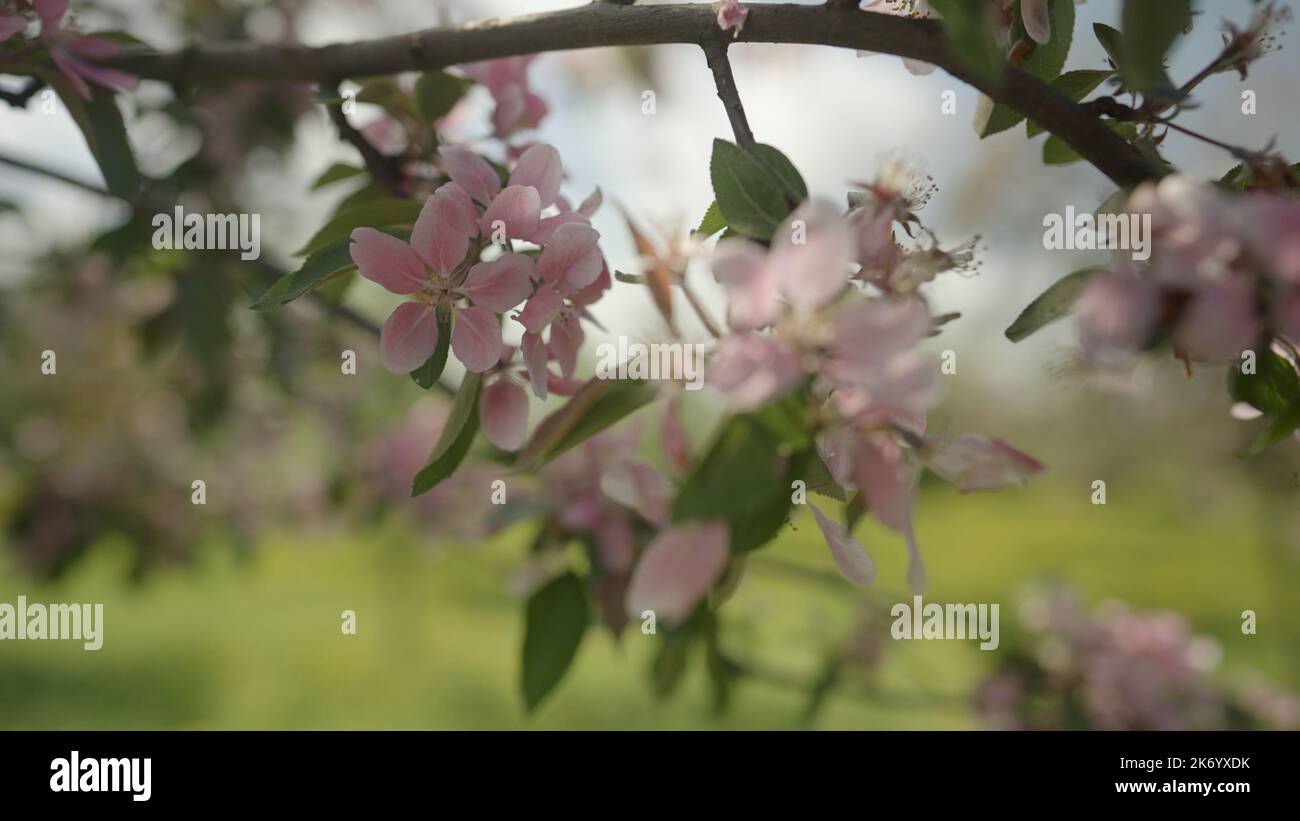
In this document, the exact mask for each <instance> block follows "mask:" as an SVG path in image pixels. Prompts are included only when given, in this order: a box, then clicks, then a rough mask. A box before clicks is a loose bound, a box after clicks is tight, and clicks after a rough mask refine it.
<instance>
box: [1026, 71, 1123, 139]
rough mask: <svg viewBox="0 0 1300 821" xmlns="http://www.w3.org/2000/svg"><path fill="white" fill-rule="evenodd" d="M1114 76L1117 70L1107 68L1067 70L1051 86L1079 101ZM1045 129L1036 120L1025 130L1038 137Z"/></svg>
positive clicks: (1027, 123) (1031, 121)
mask: <svg viewBox="0 0 1300 821" xmlns="http://www.w3.org/2000/svg"><path fill="white" fill-rule="evenodd" d="M1113 76H1115V72H1113V71H1109V70H1107V69H1087V68H1085V69H1079V70H1078V71H1067V72H1066V73H1064V74H1062V75H1061V76H1060V77H1057V78H1056V79H1055V80H1052V82H1051V86H1052V88H1054V89H1056V90H1057V91H1059V92H1061V93H1062V94H1064V95H1065V96H1067V97H1069V98H1070V99H1071V100H1074V101H1075V102H1076V103H1077V102H1079V101H1080V100H1082V99H1083V98H1084V97H1087V96H1088V95H1089V94H1091V93H1092V92H1093V91H1095V90H1096V88H1097V86H1099V85H1101V84H1102V83H1104V82H1106V80H1108V79H1109V78H1111V77H1113ZM1045 130H1046V129H1044V128H1043V127H1042V126H1041V125H1039V124H1038V123H1037V122H1036V121H1034V120H1029V121H1027V122H1026V123H1025V132H1026V135H1027V136H1029V137H1037V136H1038V135H1039V134H1041V133H1043V131H1045Z"/></svg>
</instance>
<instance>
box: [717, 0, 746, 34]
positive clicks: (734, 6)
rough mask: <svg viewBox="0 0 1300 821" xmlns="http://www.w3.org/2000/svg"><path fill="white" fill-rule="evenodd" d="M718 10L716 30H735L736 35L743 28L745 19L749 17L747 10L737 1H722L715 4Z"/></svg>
mask: <svg viewBox="0 0 1300 821" xmlns="http://www.w3.org/2000/svg"><path fill="white" fill-rule="evenodd" d="M715 8H716V9H717V10H718V28H720V29H722V30H723V31H729V30H731V29H735V31H736V34H739V33H740V30H741V29H742V28H744V27H745V18H746V17H748V16H749V9H747V8H745V7H744V6H743V5H741V4H740V2H739V0H722V2H720V3H717V4H715Z"/></svg>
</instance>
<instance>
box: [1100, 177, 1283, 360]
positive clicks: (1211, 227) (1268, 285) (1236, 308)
mask: <svg viewBox="0 0 1300 821" xmlns="http://www.w3.org/2000/svg"><path fill="white" fill-rule="evenodd" d="M1128 210H1129V211H1130V212H1132V213H1135V214H1141V215H1150V217H1151V244H1152V252H1151V258H1150V260H1149V261H1148V262H1146V263H1144V264H1141V265H1139V264H1137V263H1134V262H1132V261H1129V260H1123V261H1120V262H1118V263H1116V264H1115V265H1113V266H1111V267H1110V268H1109V269H1107V270H1105V271H1103V272H1101V273H1099V274H1097V275H1096V276H1095V277H1094V278H1093V279H1092V281H1091V282H1090V283H1089V285H1088V287H1087V288H1086V289H1085V290H1084V292H1083V293H1082V294H1081V295H1080V297H1079V299H1078V301H1077V302H1076V303H1075V306H1074V307H1075V312H1076V313H1077V314H1078V316H1079V334H1080V342H1081V346H1082V353H1083V356H1084V358H1085V359H1086V360H1088V361H1090V362H1094V363H1108V362H1115V361H1122V360H1124V359H1126V358H1128V357H1131V356H1132V355H1133V354H1135V353H1137V352H1139V351H1143V350H1147V349H1149V348H1151V347H1154V346H1155V345H1157V344H1159V343H1161V342H1163V341H1166V340H1168V341H1170V342H1172V343H1173V347H1174V350H1175V352H1176V353H1177V354H1178V356H1180V357H1182V358H1184V359H1186V360H1189V361H1198V362H1222V361H1225V360H1228V359H1231V358H1233V357H1236V356H1237V355H1238V354H1240V353H1241V352H1242V351H1244V350H1247V349H1254V350H1258V351H1263V350H1266V349H1267V347H1268V343H1269V339H1270V338H1271V337H1273V336H1276V335H1279V334H1280V335H1284V336H1286V337H1289V338H1291V339H1300V203H1297V202H1296V201H1295V200H1294V199H1292V198H1291V197H1289V196H1285V195H1282V194H1277V193H1273V192H1269V191H1251V192H1247V193H1243V194H1237V193H1232V192H1229V191H1227V190H1224V189H1222V188H1219V187H1217V186H1214V185H1209V184H1204V183H1198V182H1195V181H1192V180H1190V179H1188V178H1186V177H1183V176H1177V175H1172V176H1169V177H1166V178H1165V179H1163V180H1161V181H1160V182H1159V183H1146V184H1144V185H1142V186H1140V187H1139V188H1138V189H1137V190H1136V191H1134V193H1133V196H1132V197H1131V198H1130V200H1129V204H1128Z"/></svg>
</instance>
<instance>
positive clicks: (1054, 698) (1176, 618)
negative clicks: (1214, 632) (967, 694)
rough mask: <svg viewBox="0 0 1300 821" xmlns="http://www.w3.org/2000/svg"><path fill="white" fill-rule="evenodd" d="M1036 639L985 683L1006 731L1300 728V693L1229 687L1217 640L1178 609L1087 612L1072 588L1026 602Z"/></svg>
mask: <svg viewBox="0 0 1300 821" xmlns="http://www.w3.org/2000/svg"><path fill="white" fill-rule="evenodd" d="M1020 620H1021V623H1022V625H1023V627H1024V628H1025V629H1026V631H1027V633H1028V636H1027V638H1028V639H1029V640H1028V642H1027V643H1026V644H1025V645H1024V646H1019V647H1013V648H1011V651H1010V652H1009V653H1007V654H1006V655H1005V656H1004V660H1003V662H1002V664H1001V667H1000V669H999V670H998V671H997V672H996V673H994V674H993V675H992V676H991V677H990V678H988V679H987V680H986V681H985V682H984V683H983V684H982V685H981V687H980V689H979V692H978V695H977V702H976V703H977V707H978V709H979V710H980V712H981V714H982V715H983V716H984V718H985V720H986V721H987V722H988V723H989V724H990V725H992V726H995V727H999V728H1008V729H1100V730H1192V729H1202V730H1204V729H1246V728H1276V729H1287V728H1295V727H1296V726H1300V699H1297V698H1296V696H1295V695H1294V694H1288V693H1279V692H1276V691H1273V690H1272V689H1271V688H1267V687H1264V686H1261V685H1258V684H1256V685H1252V686H1251V687H1249V688H1246V689H1243V690H1241V691H1240V692H1238V691H1235V690H1230V689H1225V688H1224V687H1223V686H1221V685H1220V684H1218V683H1217V682H1216V681H1215V680H1214V679H1213V678H1212V677H1211V673H1212V672H1213V671H1214V669H1215V668H1216V667H1217V666H1218V663H1219V658H1220V655H1221V653H1220V650H1219V647H1218V645H1217V644H1216V643H1215V642H1214V641H1212V640H1211V639H1208V638H1206V637H1204V636H1198V635H1196V634H1195V633H1193V632H1192V631H1191V629H1190V627H1189V626H1188V624H1187V622H1186V621H1185V620H1184V619H1183V617H1182V616H1180V615H1178V614H1177V613H1174V612H1171V611H1138V610H1133V609H1131V608H1129V607H1127V606H1125V605H1122V604H1120V603H1118V602H1111V603H1107V604H1103V605H1102V606H1100V607H1098V608H1097V609H1096V611H1095V612H1093V613H1089V612H1088V611H1087V610H1085V609H1084V607H1083V606H1082V604H1081V603H1080V602H1079V600H1078V598H1077V597H1076V596H1075V595H1074V593H1073V592H1072V591H1071V590H1069V589H1068V588H1052V589H1049V590H1044V591H1036V592H1035V593H1033V594H1032V595H1031V596H1030V597H1029V598H1028V599H1027V600H1026V601H1025V602H1024V604H1023V606H1022V607H1021V609H1020Z"/></svg>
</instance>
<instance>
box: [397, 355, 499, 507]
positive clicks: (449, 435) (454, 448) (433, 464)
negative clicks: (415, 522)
mask: <svg viewBox="0 0 1300 821" xmlns="http://www.w3.org/2000/svg"><path fill="white" fill-rule="evenodd" d="M482 385H483V374H481V373H474V372H473V371H467V372H466V373H465V379H464V381H463V382H461V383H460V390H458V391H456V398H455V399H454V400H452V403H451V412H450V413H448V414H447V422H446V424H444V425H443V428H442V433H441V434H440V435H439V436H438V443H437V444H436V445H434V446H433V453H431V454H429V461H428V463H427V464H426V465H425V466H424V467H423V468H422V469H421V470H420V472H419V473H417V474H415V479H413V480H412V482H411V495H412V496H419V495H420V494H422V493H428V492H429V491H430V490H433V488H434V487H436V486H437V485H438V483H439V482H442V481H443V480H444V479H446V478H447V477H449V476H451V475H452V474H453V473H455V472H456V468H458V467H460V463H461V462H462V461H464V459H465V454H467V453H469V447H470V445H472V444H473V443H474V437H475V435H477V434H478V397H479V389H480V388H481V387H482Z"/></svg>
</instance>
